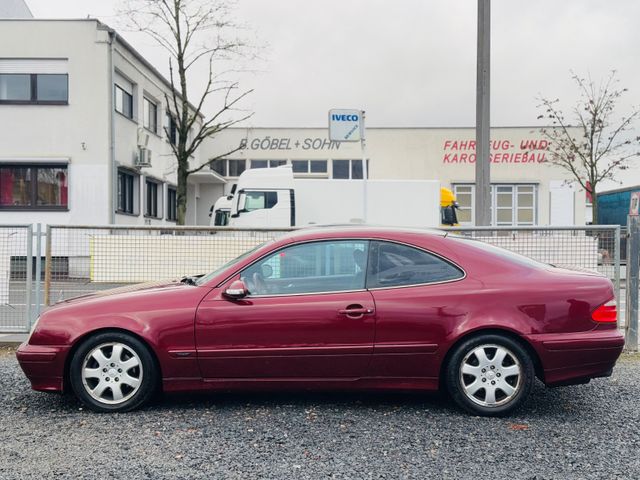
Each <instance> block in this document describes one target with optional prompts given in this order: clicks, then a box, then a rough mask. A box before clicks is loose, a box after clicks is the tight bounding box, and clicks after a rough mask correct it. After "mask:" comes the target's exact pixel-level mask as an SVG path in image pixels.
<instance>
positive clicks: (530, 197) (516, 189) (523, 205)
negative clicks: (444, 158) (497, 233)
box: [454, 184, 537, 226]
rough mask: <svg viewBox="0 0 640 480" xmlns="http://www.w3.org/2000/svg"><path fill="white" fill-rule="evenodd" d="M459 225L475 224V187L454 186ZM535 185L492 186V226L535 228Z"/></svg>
mask: <svg viewBox="0 0 640 480" xmlns="http://www.w3.org/2000/svg"><path fill="white" fill-rule="evenodd" d="M454 193H455V195H456V200H457V201H458V205H459V206H460V208H459V209H458V221H459V223H460V224H461V225H473V224H474V223H475V215H474V211H473V209H474V205H475V186H474V185H454ZM536 193H537V187H536V185H508V184H507V185H505V184H496V185H491V225H494V226H512V225H518V226H526V225H536V224H537V216H536Z"/></svg>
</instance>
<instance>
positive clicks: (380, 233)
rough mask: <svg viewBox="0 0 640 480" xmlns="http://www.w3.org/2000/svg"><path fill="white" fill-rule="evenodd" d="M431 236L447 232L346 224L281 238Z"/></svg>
mask: <svg viewBox="0 0 640 480" xmlns="http://www.w3.org/2000/svg"><path fill="white" fill-rule="evenodd" d="M415 235H421V236H424V235H429V236H434V237H445V236H446V235H447V232H444V231H442V230H437V229H430V228H410V227H389V226H378V225H363V224H346V225H322V226H315V225H314V226H309V227H303V228H299V229H297V230H294V231H293V232H291V233H289V234H287V235H284V236H283V237H281V239H282V240H283V241H290V242H291V241H293V242H298V241H303V240H321V239H325V238H344V237H347V238H390V239H398V238H402V237H404V236H415Z"/></svg>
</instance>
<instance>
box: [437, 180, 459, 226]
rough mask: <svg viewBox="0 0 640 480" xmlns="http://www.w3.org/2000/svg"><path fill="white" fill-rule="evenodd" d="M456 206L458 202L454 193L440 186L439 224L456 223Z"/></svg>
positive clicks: (449, 224)
mask: <svg viewBox="0 0 640 480" xmlns="http://www.w3.org/2000/svg"><path fill="white" fill-rule="evenodd" d="M456 208H458V202H457V201H456V196H455V194H454V193H453V192H452V191H451V190H449V189H448V188H445V187H440V224H441V225H442V226H454V225H458V216H457V215H456Z"/></svg>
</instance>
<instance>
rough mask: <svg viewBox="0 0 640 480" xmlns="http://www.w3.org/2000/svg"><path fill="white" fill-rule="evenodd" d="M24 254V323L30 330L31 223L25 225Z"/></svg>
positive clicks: (31, 320)
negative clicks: (25, 242) (25, 248)
mask: <svg viewBox="0 0 640 480" xmlns="http://www.w3.org/2000/svg"><path fill="white" fill-rule="evenodd" d="M25 253H26V255H25V257H26V259H27V264H26V266H25V272H24V273H25V279H26V282H27V283H26V287H27V292H26V295H25V301H24V303H25V307H26V315H27V318H26V319H25V320H26V324H27V328H28V329H29V330H31V325H32V324H33V321H34V311H33V305H31V288H32V283H31V281H32V278H31V277H32V276H33V270H32V269H33V225H29V226H28V227H27V251H26V252H25Z"/></svg>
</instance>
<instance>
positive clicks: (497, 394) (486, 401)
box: [446, 334, 535, 416]
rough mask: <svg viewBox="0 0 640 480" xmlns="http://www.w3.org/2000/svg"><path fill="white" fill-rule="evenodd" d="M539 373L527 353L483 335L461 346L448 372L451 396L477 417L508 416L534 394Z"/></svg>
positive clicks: (505, 340)
mask: <svg viewBox="0 0 640 480" xmlns="http://www.w3.org/2000/svg"><path fill="white" fill-rule="evenodd" d="M534 376H535V371H534V368H533V362H532V361H531V357H530V356H529V354H528V353H527V351H526V350H525V349H524V348H523V347H522V346H521V345H520V344H519V343H518V342H516V341H514V340H512V339H511V338H509V337H506V336H502V335H494V334H483V335H479V336H476V337H473V338H470V339H469V340H467V341H465V342H463V343H461V344H460V345H459V346H458V347H457V348H456V349H455V350H454V352H453V354H452V355H451V358H450V361H449V363H448V365H447V369H446V383H447V388H448V390H449V393H450V394H451V396H452V397H453V399H454V400H455V402H456V403H457V404H458V405H459V406H460V407H462V408H463V409H465V410H467V411H469V412H471V413H474V414H476V415H487V416H491V415H504V414H506V413H509V412H511V411H512V410H514V409H515V408H517V407H518V406H520V405H521V404H522V403H523V402H524V401H525V399H526V398H527V396H528V395H529V392H530V391H531V387H532V385H533V379H534Z"/></svg>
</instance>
